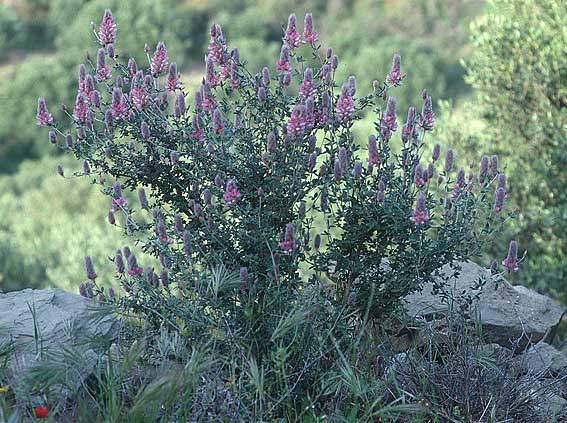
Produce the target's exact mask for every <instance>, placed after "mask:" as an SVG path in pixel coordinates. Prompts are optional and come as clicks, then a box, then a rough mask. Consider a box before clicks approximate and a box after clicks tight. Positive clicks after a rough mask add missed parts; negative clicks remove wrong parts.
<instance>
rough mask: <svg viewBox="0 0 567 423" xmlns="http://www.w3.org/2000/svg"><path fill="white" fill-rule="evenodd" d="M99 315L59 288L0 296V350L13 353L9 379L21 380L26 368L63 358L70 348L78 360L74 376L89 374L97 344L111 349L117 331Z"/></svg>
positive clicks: (85, 302)
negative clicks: (108, 346) (3, 349)
mask: <svg viewBox="0 0 567 423" xmlns="http://www.w3.org/2000/svg"><path fill="white" fill-rule="evenodd" d="M99 311H100V307H99V306H96V305H95V304H94V303H93V302H92V301H91V300H88V299H86V298H83V297H81V296H79V295H76V294H72V293H69V292H65V291H62V290H60V289H46V290H32V289H25V290H22V291H17V292H10V293H6V294H0V346H4V347H6V348H8V347H9V348H10V349H12V351H13V352H12V354H11V355H10V361H9V366H8V377H9V378H10V379H12V380H14V381H19V380H22V378H23V377H24V376H25V375H26V373H27V372H28V371H29V370H30V369H32V368H35V367H37V366H38V365H40V364H41V363H42V362H46V361H48V360H49V361H52V360H53V359H55V360H56V361H57V360H58V359H62V358H63V355H65V354H69V352H70V351H71V350H73V351H74V352H79V355H78V357H81V358H82V359H81V360H80V361H79V362H77V363H76V364H77V367H75V368H74V369H73V372H74V375H75V376H76V377H79V378H84V377H86V376H88V374H89V373H90V372H92V368H93V367H92V366H94V365H95V363H96V356H97V352H96V351H95V349H96V345H97V343H98V345H101V346H102V345H104V344H107V345H109V343H112V341H113V340H114V339H116V338H117V336H118V332H119V329H120V323H119V321H118V320H117V319H116V318H114V317H113V316H112V315H111V314H109V313H105V312H99ZM86 341H89V342H86ZM91 358H92V359H91ZM62 362H63V361H62ZM77 369H78V372H77Z"/></svg>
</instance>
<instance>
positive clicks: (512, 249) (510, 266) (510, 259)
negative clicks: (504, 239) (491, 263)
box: [502, 240, 519, 272]
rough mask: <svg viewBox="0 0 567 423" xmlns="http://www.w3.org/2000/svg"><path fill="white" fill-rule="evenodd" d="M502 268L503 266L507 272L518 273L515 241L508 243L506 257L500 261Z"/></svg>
mask: <svg viewBox="0 0 567 423" xmlns="http://www.w3.org/2000/svg"><path fill="white" fill-rule="evenodd" d="M502 266H504V267H505V268H506V270H508V272H517V271H518V269H519V266H518V243H517V242H516V241H514V240H512V241H510V245H509V247H508V256H507V257H506V258H505V259H504V260H503V261H502Z"/></svg>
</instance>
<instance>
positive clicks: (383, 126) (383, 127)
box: [380, 97, 398, 140]
mask: <svg viewBox="0 0 567 423" xmlns="http://www.w3.org/2000/svg"><path fill="white" fill-rule="evenodd" d="M397 129H398V124H397V123H396V99H395V98H394V97H388V103H387V105H386V113H384V116H383V118H382V120H381V121H380V132H381V135H382V138H384V139H385V140H389V139H390V138H392V133H393V132H395V131H396V130H397Z"/></svg>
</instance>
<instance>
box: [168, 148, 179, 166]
mask: <svg viewBox="0 0 567 423" xmlns="http://www.w3.org/2000/svg"><path fill="white" fill-rule="evenodd" d="M169 159H170V160H171V164H172V165H173V166H175V165H176V164H177V163H179V152H177V151H175V150H172V151H171V152H170V153H169Z"/></svg>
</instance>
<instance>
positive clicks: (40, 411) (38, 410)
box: [35, 405, 49, 419]
mask: <svg viewBox="0 0 567 423" xmlns="http://www.w3.org/2000/svg"><path fill="white" fill-rule="evenodd" d="M48 415H49V408H47V407H43V406H41V405H37V406H36V407H35V416H36V417H37V418H38V419H46V418H47V416H48Z"/></svg>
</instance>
